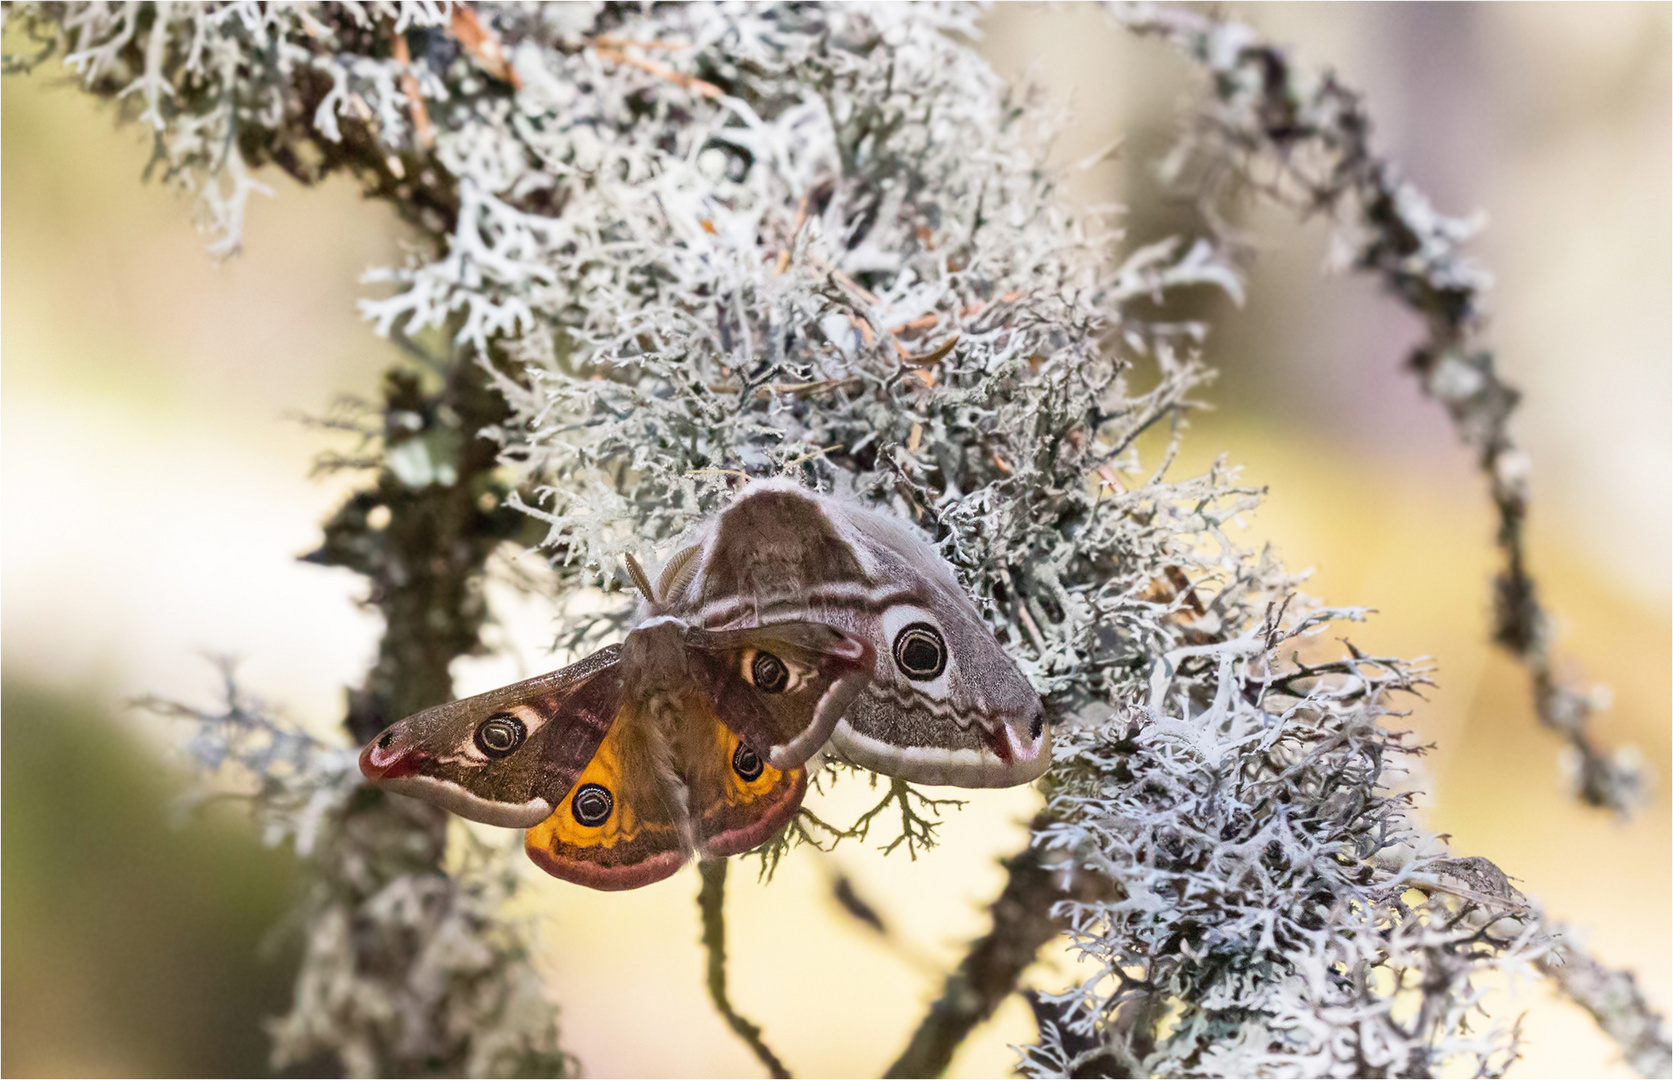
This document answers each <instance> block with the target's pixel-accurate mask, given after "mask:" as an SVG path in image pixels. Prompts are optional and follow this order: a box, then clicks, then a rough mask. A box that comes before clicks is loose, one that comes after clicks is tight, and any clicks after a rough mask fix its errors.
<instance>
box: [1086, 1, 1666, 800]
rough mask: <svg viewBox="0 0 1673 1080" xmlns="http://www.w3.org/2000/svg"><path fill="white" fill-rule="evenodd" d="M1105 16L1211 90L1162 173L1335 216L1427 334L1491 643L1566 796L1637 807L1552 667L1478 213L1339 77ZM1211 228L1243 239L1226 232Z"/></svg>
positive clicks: (1623, 775) (1145, 17)
mask: <svg viewBox="0 0 1673 1080" xmlns="http://www.w3.org/2000/svg"><path fill="white" fill-rule="evenodd" d="M1111 11H1112V12H1113V14H1114V15H1115V17H1116V18H1117V19H1118V20H1119V21H1120V22H1122V23H1123V24H1124V25H1126V26H1128V27H1129V28H1131V29H1133V30H1134V31H1136V32H1138V33H1140V34H1148V35H1154V36H1157V37H1160V38H1163V39H1164V40H1166V41H1168V42H1170V43H1172V44H1173V45H1174V46H1176V47H1177V48H1178V49H1179V50H1180V51H1181V52H1183V53H1185V54H1186V55H1187V56H1189V57H1191V58H1192V59H1193V60H1194V61H1195V62H1196V63H1198V64H1199V65H1201V67H1202V68H1203V71H1204V72H1205V73H1206V74H1207V75H1208V76H1209V79H1210V85H1211V87H1212V90H1211V92H1210V93H1209V94H1207V95H1205V97H1204V107H1203V109H1202V111H1201V112H1200V113H1199V114H1198V116H1197V117H1196V119H1197V124H1196V125H1195V127H1194V129H1193V130H1192V131H1191V132H1190V133H1189V136H1188V138H1187V139H1186V140H1185V141H1184V142H1183V143H1182V144H1181V145H1180V147H1179V148H1178V149H1177V150H1176V151H1175V153H1174V155H1173V156H1172V158H1171V159H1170V160H1169V162H1168V171H1169V173H1170V174H1171V175H1172V176H1173V178H1174V179H1176V180H1177V179H1180V178H1181V177H1189V178H1190V181H1189V182H1190V183H1192V184H1194V185H1195V186H1196V187H1197V188H1198V194H1199V196H1200V198H1201V200H1202V203H1203V206H1204V208H1205V209H1206V210H1207V217H1208V218H1209V219H1210V220H1212V221H1219V222H1223V221H1224V220H1225V214H1224V208H1225V204H1226V203H1227V201H1228V200H1229V199H1230V198H1232V197H1233V196H1234V195H1236V194H1237V193H1238V192H1239V191H1240V190H1249V191H1253V192H1255V193H1257V194H1259V195H1261V196H1265V197H1268V198H1271V199H1272V200H1273V201H1275V202H1277V203H1278V204H1280V205H1282V206H1286V207H1289V208H1291V209H1292V210H1294V211H1295V212H1296V213H1298V214H1301V215H1312V214H1318V213H1322V214H1327V215H1329V216H1330V218H1331V219H1332V220H1333V221H1335V222H1336V224H1337V226H1338V231H1337V237H1336V243H1337V248H1338V251H1337V256H1338V259H1339V261H1340V263H1341V264H1342V265H1343V266H1344V267H1347V268H1351V269H1352V270H1354V271H1355V272H1358V273H1364V274H1369V275H1371V276H1372V277H1374V278H1376V279H1377V280H1378V281H1379V282H1380V283H1381V284H1382V285H1383V287H1384V288H1385V289H1386V290H1387V291H1388V293H1389V294H1390V295H1392V296H1393V297H1395V298H1396V299H1397V300H1398V302H1399V303H1400V304H1401V305H1402V306H1404V307H1406V308H1407V309H1409V310H1410V311H1411V312H1412V313H1413V314H1415V315H1417V316H1418V317H1419V318H1421V319H1422V320H1423V325H1424V328H1425V334H1424V338H1423V340H1422V341H1420V342H1419V343H1418V344H1417V345H1415V346H1414V347H1413V348H1412V350H1411V353H1410V355H1409V357H1408V360H1407V364H1408V366H1409V367H1410V369H1411V371H1412V373H1413V374H1415V375H1416V376H1417V377H1418V381H1419V383H1420V385H1421V386H1422V388H1423V392H1424V393H1425V394H1427V395H1428V396H1429V397H1430V398H1431V399H1432V400H1434V401H1435V402H1436V403H1438V404H1439V405H1441V406H1442V407H1443V408H1444V409H1446V412H1447V416H1448V417H1449V418H1450V419H1451V420H1452V423H1453V426H1454V427H1455V428H1456V429H1457V431H1458V436H1459V438H1460V439H1461V440H1463V442H1464V444H1465V445H1466V446H1468V447H1470V449H1472V450H1474V451H1475V453H1476V461H1477V465H1478V466H1479V468H1480V470H1481V473H1482V475H1483V477H1484V478H1485V479H1486V481H1487V486H1488V491H1489V492H1490V494H1491V497H1492V500H1493V508H1494V511H1495V512H1496V514H1497V517H1498V533H1497V537H1496V540H1497V543H1498V547H1499V552H1500V555H1501V556H1502V558H1503V565H1502V568H1501V569H1500V571H1499V573H1498V575H1497V576H1496V577H1495V579H1494V582H1493V639H1494V641H1495V642H1497V643H1498V644H1499V645H1500V646H1502V647H1503V648H1504V649H1505V650H1506V651H1508V652H1509V653H1510V654H1511V655H1512V656H1514V657H1516V659H1517V660H1518V661H1520V662H1521V663H1522V665H1523V666H1524V667H1525V668H1526V669H1527V671H1528V676H1529V679H1530V680H1531V682H1532V684H1533V698H1534V708H1535V712H1536V714H1537V715H1538V717H1539V720H1540V722H1541V723H1543V724H1544V725H1545V726H1547V727H1549V728H1551V729H1552V730H1553V731H1556V732H1557V733H1558V734H1559V735H1561V736H1562V737H1563V739H1564V740H1565V741H1566V742H1567V744H1568V752H1569V753H1570V754H1571V755H1572V759H1573V761H1574V762H1575V765H1574V767H1573V768H1572V769H1570V770H1569V771H1570V772H1571V773H1572V774H1573V778H1574V787H1575V792H1576V794H1577V795H1578V796H1579V797H1580V798H1581V799H1582V800H1583V801H1585V802H1586V803H1589V804H1590V805H1592V806H1601V807H1606V808H1608V809H1612V810H1615V811H1618V812H1621V813H1626V812H1629V811H1631V810H1632V809H1634V808H1635V807H1636V806H1638V805H1639V804H1640V803H1641V802H1642V801H1643V799H1644V796H1645V786H1646V777H1645V776H1644V771H1643V764H1642V757H1641V755H1639V754H1638V752H1637V751H1636V750H1633V749H1631V748H1624V749H1621V750H1615V751H1611V750H1610V749H1609V748H1608V747H1607V746H1605V745H1604V744H1603V743H1602V742H1600V741H1599V739H1598V738H1597V736H1596V735H1595V734H1594V733H1593V732H1592V731H1591V730H1590V728H1589V726H1588V723H1589V721H1590V719H1591V717H1592V715H1593V713H1595V712H1596V711H1597V710H1598V708H1599V704H1598V702H1599V701H1600V700H1602V696H1603V695H1602V694H1601V693H1600V692H1599V691H1597V690H1595V689H1581V688H1577V687H1575V686H1572V685H1570V684H1569V683H1568V682H1566V681H1565V680H1564V679H1562V678H1561V677H1560V676H1559V674H1558V671H1557V666H1558V665H1557V662H1556V658H1555V656H1554V655H1553V649H1552V646H1553V633H1554V631H1553V619H1552V616H1551V613H1550V612H1548V611H1547V610H1546V609H1545V607H1544V606H1543V605H1542V604H1541V603H1540V601H1539V591H1538V588H1537V583H1536V582H1535V580H1534V577H1533V574H1532V572H1531V571H1530V569H1529V567H1528V550H1527V518H1528V482H1529V472H1530V462H1529V460H1528V457H1527V455H1526V454H1524V453H1523V452H1522V451H1521V450H1520V449H1519V448H1518V446H1517V444H1516V441H1515V439H1514V437H1513V436H1512V434H1511V430H1510V419H1511V416H1512V414H1513V412H1514V411H1515V409H1516V405H1517V402H1518V401H1519V400H1520V399H1521V394H1520V392H1518V391H1517V390H1516V388H1515V387H1513V386H1511V385H1510V384H1509V383H1508V382H1506V381H1505V379H1504V377H1503V376H1502V375H1500V374H1499V371H1498V368H1497V365H1496V364H1495V361H1494V356H1493V352H1492V350H1491V349H1489V348H1488V347H1487V346H1486V344H1485V343H1484V338H1485V334H1484V325H1483V324H1484V321H1485V302H1486V294H1487V290H1488V287H1489V285H1490V284H1491V279H1490V278H1489V277H1488V275H1487V273H1486V272H1485V271H1484V270H1483V269H1482V268H1481V267H1479V266H1478V265H1476V263H1475V262H1474V261H1473V260H1471V259H1470V258H1469V256H1468V255H1466V254H1465V252H1464V250H1463V244H1464V242H1465V241H1466V240H1468V239H1469V238H1470V236H1471V235H1472V234H1473V233H1474V232H1475V230H1476V225H1475V223H1474V222H1472V221H1470V220H1464V219H1458V218H1450V217H1446V216H1444V215H1442V214H1440V213H1439V212H1437V211H1436V210H1435V209H1434V207H1433V206H1432V205H1431V204H1430V202H1429V200H1428V199H1427V198H1426V197H1425V196H1424V195H1423V193H1422V192H1421V191H1419V190H1418V189H1417V188H1416V187H1414V186H1413V185H1412V184H1410V183H1409V182H1407V181H1405V180H1404V179H1402V178H1401V176H1400V173H1399V170H1398V169H1397V168H1395V166H1394V165H1393V164H1392V163H1391V162H1390V161H1388V160H1387V159H1386V158H1384V157H1381V156H1379V155H1378V154H1377V153H1376V152H1375V151H1374V150H1373V149H1372V147H1371V118H1370V115H1369V113H1368V112H1367V110H1366V107H1365V103H1364V101H1363V100H1362V99H1361V97H1360V95H1359V94H1357V93H1355V92H1354V91H1353V90H1352V89H1350V88H1349V87H1347V86H1344V85H1343V84H1342V83H1341V82H1340V81H1339V80H1338V79H1337V78H1336V77H1335V75H1333V74H1330V73H1325V74H1323V75H1318V74H1314V73H1312V72H1308V71H1305V70H1302V69H1300V68H1298V67H1297V66H1296V65H1295V64H1294V63H1293V62H1292V61H1291V60H1290V58H1289V56H1288V55H1286V53H1285V51H1284V50H1283V49H1281V48H1279V47H1277V46H1275V45H1273V44H1271V43H1269V42H1266V41H1263V40H1261V39H1260V38H1259V37H1258V36H1257V35H1256V34H1255V33H1254V31H1253V30H1251V29H1250V28H1249V27H1247V26H1242V25H1240V24H1237V23H1230V22H1220V21H1217V20H1214V19H1211V18H1206V17H1204V16H1201V15H1198V14H1196V13H1194V12H1190V11H1186V10H1184V9H1180V8H1162V7H1157V6H1154V5H1150V4H1115V5H1112V6H1111ZM1221 239H1222V240H1223V241H1225V242H1226V243H1227V244H1228V246H1231V247H1234V248H1235V247H1236V246H1238V245H1237V240H1236V238H1235V237H1234V236H1233V235H1232V234H1231V233H1230V231H1229V230H1224V229H1223V230H1222V236H1221Z"/></svg>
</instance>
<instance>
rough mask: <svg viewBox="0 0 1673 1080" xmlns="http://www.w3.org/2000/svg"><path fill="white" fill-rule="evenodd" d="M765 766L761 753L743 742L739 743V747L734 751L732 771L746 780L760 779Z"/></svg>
mask: <svg viewBox="0 0 1673 1080" xmlns="http://www.w3.org/2000/svg"><path fill="white" fill-rule="evenodd" d="M763 768H765V766H763V765H762V764H761V757H760V755H759V754H757V753H756V752H755V751H753V750H751V749H750V748H749V747H747V746H745V745H744V744H743V743H739V744H738V748H737V749H736V750H734V751H732V771H733V772H735V773H737V774H738V775H739V776H741V777H743V778H744V780H746V781H749V780H755V779H758V778H759V777H760V776H761V770H762V769H763Z"/></svg>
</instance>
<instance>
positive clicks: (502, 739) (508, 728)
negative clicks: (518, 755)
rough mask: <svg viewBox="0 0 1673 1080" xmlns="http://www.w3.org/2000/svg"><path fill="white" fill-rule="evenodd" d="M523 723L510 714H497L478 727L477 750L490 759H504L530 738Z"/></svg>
mask: <svg viewBox="0 0 1673 1080" xmlns="http://www.w3.org/2000/svg"><path fill="white" fill-rule="evenodd" d="M528 734H529V732H528V729H527V728H525V727H524V726H523V722H522V721H521V720H519V719H517V718H516V717H515V716H512V715H511V714H510V713H503V712H502V713H495V714H494V715H493V716H490V717H489V718H488V719H486V720H484V721H482V723H480V724H478V725H476V748H477V749H478V750H480V751H482V752H483V753H484V754H487V755H488V756H489V757H493V758H502V757H505V756H506V755H507V754H509V753H511V752H512V751H513V750H515V749H517V748H518V747H519V746H522V745H523V740H524V739H525V738H527V737H528Z"/></svg>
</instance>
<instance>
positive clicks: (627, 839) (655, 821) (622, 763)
mask: <svg viewBox="0 0 1673 1080" xmlns="http://www.w3.org/2000/svg"><path fill="white" fill-rule="evenodd" d="M662 738H663V736H662V734H661V732H660V731H659V730H658V727H657V725H655V724H654V723H652V722H651V717H649V716H648V715H647V714H646V713H645V712H644V711H643V708H642V704H641V703H640V702H639V701H637V700H636V699H634V697H633V696H632V695H629V696H628V698H627V699H626V700H625V701H624V703H623V705H622V708H621V710H620V712H619V713H618V715H617V716H616V718H615V723H613V724H612V725H611V726H610V731H609V734H608V735H606V736H605V737H604V741H603V742H602V743H601V744H600V745H599V747H598V751H597V753H595V754H594V755H593V756H592V760H591V761H589V762H588V763H587V766H586V768H585V769H584V770H582V771H581V773H580V775H579V776H577V778H576V780H575V784H574V786H573V787H572V788H571V789H570V790H569V791H568V793H567V794H566V795H565V797H564V799H563V801H562V802H560V803H559V804H558V806H557V808H556V809H555V810H553V811H552V813H551V815H550V816H549V817H547V818H546V820H544V821H542V822H541V823H540V824H538V825H536V826H535V827H534V828H532V829H530V830H529V831H528V833H527V834H526V835H525V837H524V842H523V848H524V850H525V851H526V852H527V853H528V856H529V858H530V859H532V860H534V862H535V864H536V865H537V866H539V867H540V868H541V869H542V870H545V871H546V872H547V873H548V874H551V875H552V876H553V877H556V878H562V879H563V880H564V881H570V882H574V883H575V884H577V885H586V886H588V887H590V888H594V889H607V890H616V889H636V888H638V887H639V886H641V885H649V884H650V883H651V882H653V881H661V880H662V879H663V878H665V877H668V876H669V875H670V874H672V873H674V871H676V870H678V869H679V868H680V866H681V865H682V864H684V862H685V861H686V858H687V857H688V855H689V848H690V844H691V841H690V839H689V835H690V832H691V829H690V826H689V824H688V823H687V816H686V812H685V809H684V807H683V806H682V805H681V803H680V795H679V793H678V790H677V788H676V787H675V786H674V784H673V783H671V776H672V774H671V772H670V770H669V768H668V764H669V763H670V761H671V756H672V751H671V750H670V749H668V748H665V747H664V746H663V745H662V744H661V740H662Z"/></svg>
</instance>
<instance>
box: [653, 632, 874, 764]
mask: <svg viewBox="0 0 1673 1080" xmlns="http://www.w3.org/2000/svg"><path fill="white" fill-rule="evenodd" d="M684 641H685V646H686V655H687V663H688V665H689V669H690V671H691V674H692V678H693V680H694V681H695V682H696V684H697V687H698V689H699V690H700V691H701V692H702V693H703V695H704V696H705V697H706V699H707V703H708V706H709V708H710V709H712V710H713V712H714V714H715V716H716V717H718V718H719V720H720V722H721V723H723V724H724V725H725V726H727V727H729V728H731V729H732V731H733V732H734V733H736V734H737V735H738V737H739V738H740V739H741V740H742V741H743V742H744V743H745V744H746V745H747V746H749V748H750V749H751V750H753V751H754V752H755V753H756V755H758V756H759V757H760V759H761V760H762V761H763V762H765V763H767V764H769V765H771V766H772V767H773V768H775V769H779V770H786V769H792V768H795V767H796V766H797V765H800V764H801V763H802V762H804V761H806V760H807V759H808V758H810V757H812V756H813V755H814V754H815V753H816V752H817V751H818V750H819V748H820V747H821V746H823V745H824V744H825V740H826V739H828V738H829V737H830V734H831V730H832V729H833V728H834V727H835V726H836V723H837V720H838V718H840V717H841V716H842V713H843V710H845V709H846V708H848V706H849V703H850V702H852V701H853V700H854V697H855V695H857V694H858V693H859V692H860V689H861V687H863V686H864V685H865V682H866V680H867V678H868V677H869V675H870V671H871V668H872V655H871V646H869V645H867V644H866V643H865V642H864V641H863V640H861V639H860V638H858V637H856V636H854V635H853V634H849V633H846V632H844V631H842V630H839V629H837V628H836V627H834V626H829V625H826V624H825V623H817V622H782V623H774V624H773V625H771V626H753V627H747V628H744V629H739V630H699V629H695V628H691V629H687V630H686V631H685V636H684Z"/></svg>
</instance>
